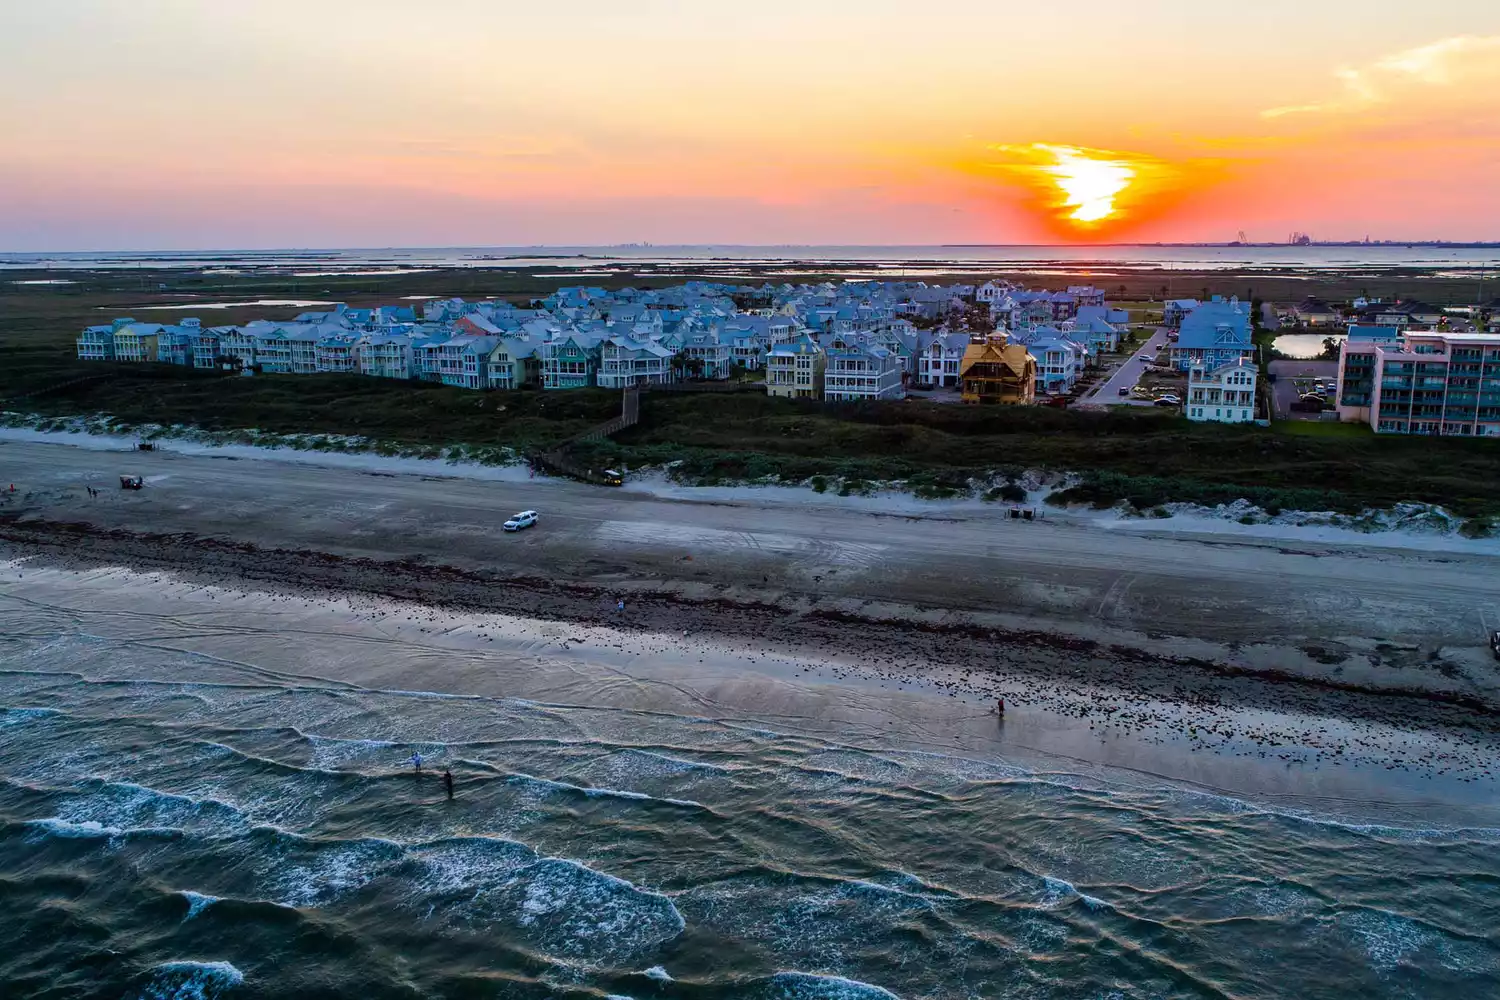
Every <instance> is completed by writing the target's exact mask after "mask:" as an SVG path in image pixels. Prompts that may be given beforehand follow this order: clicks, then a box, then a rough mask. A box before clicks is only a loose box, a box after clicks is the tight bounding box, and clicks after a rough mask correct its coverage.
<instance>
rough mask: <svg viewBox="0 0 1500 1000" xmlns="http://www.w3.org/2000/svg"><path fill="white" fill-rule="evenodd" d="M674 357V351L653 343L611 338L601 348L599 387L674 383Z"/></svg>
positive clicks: (611, 387) (626, 338)
mask: <svg viewBox="0 0 1500 1000" xmlns="http://www.w3.org/2000/svg"><path fill="white" fill-rule="evenodd" d="M672 358H673V354H672V352H671V351H669V350H668V349H667V348H665V347H662V346H661V345H660V344H657V343H654V342H652V341H649V340H644V341H643V340H634V339H632V338H630V337H610V338H609V339H608V340H606V341H604V342H603V343H601V344H600V345H599V375H598V379H599V387H600V388H602V389H623V388H624V387H625V386H628V385H663V384H665V383H668V382H672V381H674V380H675V377H674V375H673V373H672Z"/></svg>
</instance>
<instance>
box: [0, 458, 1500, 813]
mask: <svg viewBox="0 0 1500 1000" xmlns="http://www.w3.org/2000/svg"><path fill="white" fill-rule="evenodd" d="M0 464H3V468H4V469H5V473H4V477H5V478H7V479H9V478H11V477H14V478H15V479H17V480H19V481H20V484H21V485H22V486H23V487H24V488H22V489H19V490H18V494H17V495H16V496H14V497H13V498H11V499H10V500H9V501H8V503H7V505H6V506H4V507H0V556H4V557H7V558H9V559H10V560H12V561H11V562H10V563H8V564H7V565H6V566H5V568H4V570H3V578H0V594H3V597H4V605H3V606H4V608H5V615H6V619H5V620H6V622H7V628H8V629H13V628H18V627H23V626H24V627H25V628H27V629H28V630H34V629H35V628H37V627H38V626H37V625H36V622H37V621H39V620H42V621H44V620H49V619H48V616H62V618H60V619H58V620H59V621H63V620H66V621H67V622H72V623H77V622H87V626H86V628H87V631H88V632H89V634H100V635H110V636H112V637H115V638H117V636H115V633H113V632H112V631H111V629H114V628H118V627H121V623H122V622H125V623H129V622H137V621H138V622H139V623H141V624H140V625H139V627H141V628H144V629H146V630H147V631H148V632H150V633H151V634H152V635H153V636H154V639H153V640H152V641H158V642H163V643H168V644H171V645H172V648H174V649H179V648H180V649H188V650H192V651H194V652H198V653H202V654H204V655H205V656H211V657H214V658H217V659H220V660H225V661H231V662H243V663H246V664H253V665H255V667H256V668H257V669H271V670H277V671H284V672H286V673H288V674H289V675H293V676H298V677H307V678H310V679H313V680H316V681H317V682H318V683H333V684H357V685H361V686H366V687H372V688H381V689H401V690H424V691H436V692H443V693H448V694H460V695H482V696H497V695H503V696H506V697H525V698H534V699H539V700H544V701H554V702H558V703H566V704H569V705H599V706H611V707H618V708H622V709H632V710H656V711H662V712H668V713H672V714H679V715H701V716H703V717H707V718H729V719H735V720H739V721H741V722H743V723H744V724H746V725H763V726H765V727H766V728H768V729H774V730H776V731H781V732H808V733H816V734H818V735H820V736H823V737H836V738H839V739H847V740H849V741H851V742H861V743H867V744H868V743H874V744H880V745H886V744H895V745H900V746H903V747H907V748H917V749H926V750H930V751H931V752H934V753H957V754H969V755H978V756H983V757H992V756H1004V757H1006V758H1007V759H1015V758H1018V757H1025V758H1029V759H1034V762H1035V763H1036V764H1037V766H1039V767H1043V768H1047V767H1056V766H1063V764H1064V763H1066V766H1068V767H1075V768H1076V767H1094V766H1097V767H1107V768H1110V769H1124V770H1125V771H1126V772H1130V773H1137V774H1140V775H1141V776H1142V778H1143V780H1166V779H1170V780H1174V781H1187V782H1192V783H1195V784H1198V785H1200V786H1202V787H1204V788H1206V789H1211V790H1217V791H1222V792H1224V793H1226V794H1232V795H1248V796H1253V797H1259V798H1269V799H1277V800H1285V801H1287V802H1289V803H1301V804H1312V803H1322V806H1320V808H1321V807H1326V806H1327V805H1328V804H1329V803H1332V802H1343V803H1346V804H1347V807H1348V808H1349V809H1350V810H1352V811H1354V812H1358V811H1359V810H1360V809H1363V808H1365V807H1374V806H1379V807H1380V809H1381V810H1382V811H1383V813H1384V812H1386V811H1390V810H1396V811H1398V812H1400V811H1405V810H1414V811H1415V812H1417V813H1421V814H1423V815H1425V814H1426V813H1425V812H1424V811H1425V810H1430V809H1431V808H1433V807H1435V806H1441V807H1442V808H1445V809H1448V810H1450V811H1454V815H1456V816H1461V817H1467V819H1463V821H1468V820H1469V819H1474V820H1475V821H1481V820H1483V819H1484V816H1485V815H1486V814H1487V803H1488V801H1489V800H1490V799H1492V798H1493V791H1494V789H1493V783H1494V780H1495V776H1496V775H1497V774H1500V768H1497V766H1496V759H1497V755H1496V749H1497V747H1500V717H1497V713H1496V712H1495V706H1496V705H1497V702H1500V695H1497V689H1500V684H1497V671H1496V669H1495V666H1496V665H1495V663H1494V661H1493V660H1492V659H1491V658H1490V657H1489V653H1488V650H1487V649H1486V648H1484V647H1483V645H1482V641H1483V635H1484V632H1483V629H1484V627H1485V626H1486V625H1487V624H1488V622H1490V621H1493V620H1494V618H1495V617H1496V616H1495V613H1494V612H1493V611H1492V610H1490V609H1493V608H1500V573H1497V572H1496V569H1497V568H1500V567H1497V564H1496V561H1495V559H1494V557H1493V556H1491V555H1489V554H1488V553H1486V552H1483V551H1479V552H1475V553H1462V552H1459V553H1455V552H1451V551H1445V552H1436V553H1433V552H1424V551H1421V550H1416V549H1405V550H1403V549H1398V548H1381V547H1378V546H1371V545H1368V544H1366V545H1360V546H1340V545H1336V544H1333V543H1330V542H1328V541H1326V540H1313V541H1308V542H1297V541H1294V540H1288V539H1270V540H1267V539H1261V538H1246V539H1236V538H1228V539H1225V538H1216V537H1208V536H1195V535H1182V536H1175V537H1161V536H1149V535H1146V534H1143V533H1135V532H1130V531H1125V530H1120V529H1119V528H1118V527H1111V528H1103V527H1100V526H1098V525H1095V524H1092V523H1090V522H1089V521H1088V520H1086V519H1081V518H1079V519H1068V518H1054V519H1049V520H1048V521H1047V522H1046V523H1041V524H1038V523H1029V524H1018V523H1015V522H1013V521H1011V520H1010V519H1009V518H1007V517H1006V516H1005V511H1004V510H1003V509H1002V510H996V509H993V508H988V507H985V506H983V505H979V504H975V503H969V504H955V505H948V506H946V507H943V506H929V507H925V508H921V509H920V510H918V509H908V510H906V511H905V512H890V511H883V510H879V509H872V508H871V507H870V505H866V506H865V508H864V509H860V508H858V507H857V506H852V505H851V507H841V506H840V504H839V501H838V500H837V499H836V498H827V499H826V500H823V501H822V502H821V503H819V504H809V503H806V502H804V501H805V499H806V498H800V499H798V500H797V502H795V503H779V502H778V498H777V497H776V496H775V495H774V494H775V493H776V492H777V491H761V492H763V493H764V494H765V496H764V497H750V498H747V497H745V496H743V495H742V496H740V497H738V498H706V499H708V502H694V501H692V500H689V499H685V498H684V497H683V496H681V495H676V496H667V497H661V496H655V495H653V494H650V493H648V492H645V491H641V490H635V491H630V490H626V491H620V490H615V491H610V490H599V489H594V488H590V487H584V486H579V485H576V484H570V483H558V482H552V481H535V482H532V481H527V482H517V483H503V482H483V481H471V480H465V479H462V478H442V477H436V476H417V475H396V474H390V473H382V474H369V473H362V472H359V471H355V470H349V469H332V468H322V467H316V466H307V465H295V466H289V465H285V464H278V463H273V462H265V461H257V460H253V459H239V460H235V461H228V460H225V459H223V458H215V457H207V456H187V455H181V454H177V455H174V454H170V453H167V454H155V455H118V454H107V453H97V452H89V451H82V450H78V449H73V448H66V447H59V446H56V445H49V444H32V443H26V444H20V443H14V442H7V443H4V444H0ZM122 471H129V472H131V473H133V474H140V475H143V476H145V477H146V480H147V487H146V489H144V490H142V491H140V492H139V493H135V492H123V491H120V490H118V487H117V482H114V481H112V480H114V479H115V477H116V476H117V475H118V474H120V472H122ZM85 484H89V485H93V486H95V487H96V488H99V489H102V490H104V493H103V494H102V495H100V496H99V497H97V498H91V497H89V495H88V494H87V492H86V491H85V490H84V489H83V486H84V485H85ZM907 502H908V503H910V501H907ZM523 507H532V508H535V509H538V510H541V511H542V514H543V521H542V524H541V525H540V526H539V527H538V528H536V529H532V530H531V531H529V532H526V533H524V534H521V535H505V534H503V533H502V532H500V531H499V523H500V522H501V521H502V520H503V519H504V517H505V516H507V515H508V514H509V513H512V512H513V511H514V510H516V509H521V508H523ZM117 567H128V568H129V569H119V568H117ZM622 599H623V600H624V601H625V604H626V607H625V611H624V613H623V614H619V613H616V611H615V608H616V602H617V601H619V600H622ZM179 609H191V614H192V615H193V616H194V617H193V619H192V622H193V623H194V627H193V628H191V629H187V630H186V631H182V630H181V629H179V627H178V626H177V625H172V624H170V623H171V622H173V621H176V620H177V619H178V618H180V616H181V613H182V612H181V610H179ZM174 616H176V617H174ZM204 621H212V622H214V623H215V628H213V629H209V630H207V631H204V630H202V629H201V628H199V627H198V626H199V625H201V623H202V622H204ZM163 622H167V623H168V624H167V625H165V626H164V625H163ZM106 625H107V626H108V627H106ZM70 627H72V626H70ZM78 627H84V626H78ZM126 627H127V632H128V629H129V628H136V627H138V626H137V625H133V624H132V625H127V626H126ZM153 630H154V631H153ZM309 682H312V680H310V681H309ZM1000 697H1004V698H1005V700H1006V705H1007V712H1006V714H1005V717H1004V720H1003V721H1002V720H1000V719H997V718H996V717H995V715H994V714H992V709H993V706H994V704H995V699H997V698H1000Z"/></svg>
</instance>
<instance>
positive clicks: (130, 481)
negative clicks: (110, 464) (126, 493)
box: [120, 476, 146, 490]
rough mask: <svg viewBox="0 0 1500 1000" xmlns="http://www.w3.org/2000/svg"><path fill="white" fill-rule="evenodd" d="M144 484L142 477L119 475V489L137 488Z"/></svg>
mask: <svg viewBox="0 0 1500 1000" xmlns="http://www.w3.org/2000/svg"><path fill="white" fill-rule="evenodd" d="M145 485H146V481H145V480H144V479H142V478H141V477H140V476H121V477H120V489H122V490H138V489H140V488H141V487H142V486H145Z"/></svg>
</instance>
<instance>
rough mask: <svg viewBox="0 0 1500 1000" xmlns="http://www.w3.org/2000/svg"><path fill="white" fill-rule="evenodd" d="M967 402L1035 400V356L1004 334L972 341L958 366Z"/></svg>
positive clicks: (1018, 403)
mask: <svg viewBox="0 0 1500 1000" xmlns="http://www.w3.org/2000/svg"><path fill="white" fill-rule="evenodd" d="M959 387H960V390H961V392H962V394H963V401H964V402H965V403H992V404H993V403H999V404H1007V405H1012V406H1024V405H1028V404H1030V403H1031V402H1033V401H1034V400H1035V399H1036V358H1034V357H1032V356H1031V352H1030V351H1028V350H1027V349H1026V347H1025V346H1024V345H1022V344H1012V343H1010V342H1009V340H1008V338H1007V337H1006V336H1005V334H1003V333H995V334H992V335H990V336H989V337H987V338H985V339H984V340H975V341H972V342H971V343H970V344H969V346H968V348H966V349H965V350H964V357H963V361H962V363H960V365H959Z"/></svg>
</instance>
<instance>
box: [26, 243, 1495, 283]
mask: <svg viewBox="0 0 1500 1000" xmlns="http://www.w3.org/2000/svg"><path fill="white" fill-rule="evenodd" d="M683 264H691V265H692V266H693V268H694V269H695V273H718V274H720V275H721V276H722V277H724V278H725V279H726V280H728V279H733V278H735V277H741V276H746V275H748V274H750V273H751V272H749V271H747V270H746V267H747V266H751V265H753V266H754V267H755V269H756V270H755V272H754V273H755V274H756V275H762V276H776V275H777V274H778V273H779V272H777V270H776V267H777V265H787V268H786V269H785V272H784V273H785V276H786V277H788V278H789V279H791V278H794V277H795V276H796V275H798V274H801V273H806V272H807V271H808V270H809V268H810V267H820V268H823V270H825V271H827V270H833V271H836V272H837V273H841V274H845V275H846V276H848V277H871V278H874V277H882V278H890V279H897V278H901V277H903V276H904V277H906V278H909V279H911V280H917V279H921V278H925V277H928V276H930V275H934V274H955V273H960V274H961V273H964V272H972V273H974V274H975V275H983V274H988V273H993V272H995V271H997V270H1001V271H1009V272H1015V271H1020V272H1024V273H1030V274H1035V275H1037V276H1038V277H1049V276H1050V277H1077V278H1087V277H1099V278H1107V277H1108V276H1109V275H1111V274H1130V273H1134V272H1138V271H1157V270H1186V271H1222V270H1234V271H1261V270H1263V271H1268V272H1284V271H1311V272H1316V271H1339V272H1344V273H1352V274H1368V275H1371V276H1376V275H1380V274H1384V273H1388V272H1390V271H1393V270H1410V271H1420V272H1423V273H1428V274H1436V275H1438V276H1443V277H1452V278H1468V277H1476V278H1477V277H1479V276H1481V275H1482V274H1486V273H1493V272H1494V271H1495V269H1496V267H1497V266H1500V246H1495V245H1489V246H1433V245H1428V246H1421V245H1418V246H1406V245H1395V244H1391V245H1378V244H1377V245H1355V246H1302V247H1299V246H1216V245H1198V246H1173V245H1166V246H1163V245H1159V244H1150V245H1110V246H734V245H722V246H651V245H627V246H523V247H384V248H365V249H361V248H349V249H323V250H309V249H284V250H269V249H258V250H244V249H231V248H225V249H222V250H212V251H204V250H193V251H148V250H138V251H117V252H72V253H0V271H3V270H17V269H56V270H76V269H89V270H112V269H118V268H142V267H151V268H173V267H180V268H194V269H204V268H206V269H210V270H218V271H221V272H228V273H233V272H237V271H242V270H256V269H268V268H269V269H276V270H278V271H286V272H287V273H290V274H292V275H295V276H302V277H321V276H330V275H339V274H370V275H379V274H391V273H402V272H403V271H406V270H410V269H423V268H445V267H481V268H498V267H503V268H534V267H546V268H553V269H559V268H560V269H566V270H573V271H575V273H577V274H578V275H579V276H580V277H586V276H590V275H614V274H630V273H635V272H636V271H638V270H641V269H645V272H646V273H653V272H654V271H657V270H667V271H670V270H671V268H672V267H674V266H677V265H683ZM825 265H826V266H825ZM1183 292H1184V294H1191V293H1192V292H1193V290H1191V289H1184V290H1183Z"/></svg>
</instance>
